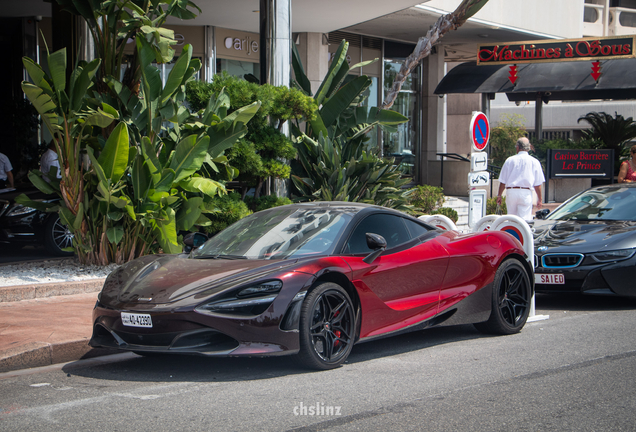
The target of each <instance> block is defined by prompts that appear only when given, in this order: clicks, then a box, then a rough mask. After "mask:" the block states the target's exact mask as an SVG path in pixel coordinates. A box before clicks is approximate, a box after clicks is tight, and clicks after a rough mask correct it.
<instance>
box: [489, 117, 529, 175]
mask: <svg viewBox="0 0 636 432" xmlns="http://www.w3.org/2000/svg"><path fill="white" fill-rule="evenodd" d="M523 136H526V129H525V127H524V117H523V116H522V115H519V114H515V115H507V114H504V115H502V116H501V119H500V120H499V122H498V123H497V126H496V127H493V128H492V131H491V133H490V141H489V145H490V161H489V162H490V164H492V165H495V166H498V167H500V168H501V167H502V166H503V164H504V162H505V161H506V159H507V158H508V157H510V156H513V155H514V154H515V152H516V150H515V143H516V142H517V140H518V139H519V138H521V137H523Z"/></svg>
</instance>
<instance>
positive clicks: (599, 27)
mask: <svg viewBox="0 0 636 432" xmlns="http://www.w3.org/2000/svg"><path fill="white" fill-rule="evenodd" d="M603 9H604V6H603V5H597V4H591V3H586V4H585V7H584V9H583V36H603Z"/></svg>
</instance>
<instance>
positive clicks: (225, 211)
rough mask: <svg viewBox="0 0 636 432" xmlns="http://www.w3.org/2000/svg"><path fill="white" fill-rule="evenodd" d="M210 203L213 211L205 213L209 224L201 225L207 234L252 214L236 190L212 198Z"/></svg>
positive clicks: (216, 231) (220, 229) (214, 232)
mask: <svg viewBox="0 0 636 432" xmlns="http://www.w3.org/2000/svg"><path fill="white" fill-rule="evenodd" d="M212 205H213V206H214V207H215V211H214V212H213V213H209V214H207V217H208V219H210V222H211V224H210V225H208V226H205V227H203V229H204V231H205V232H206V233H208V234H216V233H218V232H219V231H222V230H224V229H225V228H227V227H228V226H230V225H232V224H233V223H234V222H236V221H238V220H240V219H243V218H244V217H245V216H248V215H250V214H252V211H251V210H250V209H249V208H248V207H247V204H246V203H245V202H243V201H242V200H241V195H240V194H238V193H236V192H233V193H230V194H227V195H223V196H220V197H216V198H214V199H213V200H212Z"/></svg>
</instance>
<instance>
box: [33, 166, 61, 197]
mask: <svg viewBox="0 0 636 432" xmlns="http://www.w3.org/2000/svg"><path fill="white" fill-rule="evenodd" d="M28 176H29V180H31V183H33V186H35V187H36V188H38V189H39V190H40V191H42V192H44V193H45V194H53V193H55V192H59V189H55V188H53V187H52V186H51V184H50V183H49V182H47V181H46V180H44V179H43V178H42V173H41V172H40V171H29V174H28Z"/></svg>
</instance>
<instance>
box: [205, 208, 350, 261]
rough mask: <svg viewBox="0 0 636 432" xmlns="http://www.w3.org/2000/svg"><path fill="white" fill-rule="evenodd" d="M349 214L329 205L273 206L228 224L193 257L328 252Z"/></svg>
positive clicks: (276, 256)
mask: <svg viewBox="0 0 636 432" xmlns="http://www.w3.org/2000/svg"><path fill="white" fill-rule="evenodd" d="M351 218H352V214H351V213H348V212H345V211H343V210H342V209H333V208H306V209H305V208H300V209H299V208H298V207H277V208H274V209H270V210H266V211H262V212H258V213H254V214H252V215H250V216H247V217H245V218H243V219H241V220H240V221H238V222H236V223H235V224H233V225H231V226H229V227H228V228H226V229H225V230H223V231H221V232H220V233H218V234H217V235H216V236H214V237H212V238H211V239H210V240H208V241H207V242H206V243H205V244H204V245H202V246H201V247H200V248H198V249H197V250H195V251H194V253H193V257H194V258H201V259H203V258H218V259H284V258H292V257H293V258H299V257H302V256H307V255H329V254H331V253H332V250H333V248H334V247H335V244H336V243H337V239H338V238H340V234H341V232H342V231H343V229H344V227H345V226H346V225H347V223H348V222H349V221H350V220H351Z"/></svg>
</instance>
